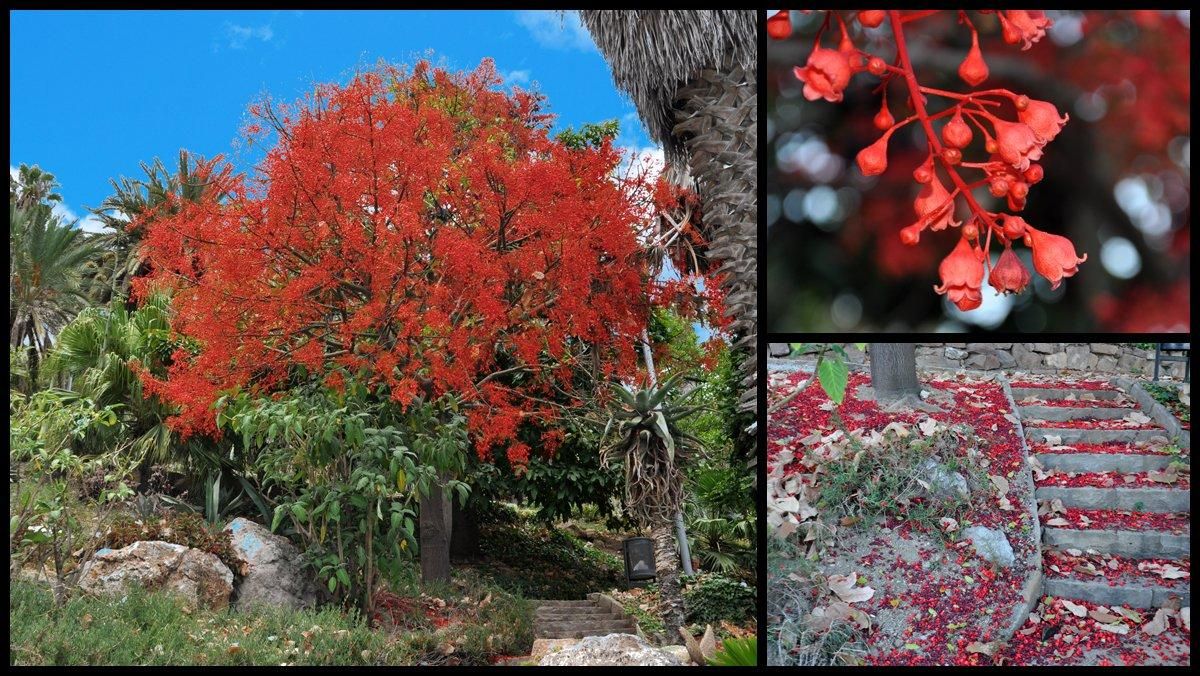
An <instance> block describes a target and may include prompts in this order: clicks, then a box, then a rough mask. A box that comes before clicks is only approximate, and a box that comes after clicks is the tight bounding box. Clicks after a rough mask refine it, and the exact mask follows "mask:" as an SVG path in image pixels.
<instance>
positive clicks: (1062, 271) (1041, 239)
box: [1025, 224, 1087, 289]
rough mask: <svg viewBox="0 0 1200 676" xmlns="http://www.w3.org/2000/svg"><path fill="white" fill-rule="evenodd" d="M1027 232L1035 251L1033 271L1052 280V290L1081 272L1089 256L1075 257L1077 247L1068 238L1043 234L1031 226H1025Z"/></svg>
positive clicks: (1031, 246)
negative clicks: (1082, 264)
mask: <svg viewBox="0 0 1200 676" xmlns="http://www.w3.org/2000/svg"><path fill="white" fill-rule="evenodd" d="M1025 232H1026V233H1027V234H1028V235H1029V236H1030V248H1031V249H1033V269H1034V270H1037V271H1038V274H1039V275H1041V276H1043V277H1045V278H1046V279H1048V280H1050V282H1051V286H1050V288H1051V289H1057V288H1058V285H1059V284H1062V280H1063V279H1065V278H1067V277H1070V276H1072V275H1074V274H1075V273H1076V272H1079V264H1080V263H1082V262H1084V261H1086V260H1087V254H1084V255H1083V258H1078V257H1076V256H1075V245H1074V244H1071V240H1069V239H1067V238H1066V237H1063V236H1061V235H1051V234H1050V233H1048V232H1042V231H1041V230H1037V229H1035V228H1034V227H1033V226H1032V225H1029V224H1026V225H1025Z"/></svg>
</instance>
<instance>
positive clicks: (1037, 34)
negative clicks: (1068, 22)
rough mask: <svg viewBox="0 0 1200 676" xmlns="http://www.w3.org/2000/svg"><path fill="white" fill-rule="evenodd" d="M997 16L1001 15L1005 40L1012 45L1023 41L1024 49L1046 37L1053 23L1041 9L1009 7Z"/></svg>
mask: <svg viewBox="0 0 1200 676" xmlns="http://www.w3.org/2000/svg"><path fill="white" fill-rule="evenodd" d="M1005 15H1007V19H1006V17H1005ZM996 16H998V17H1000V24H1001V25H1002V26H1003V27H1004V31H1003V32H1004V41H1005V42H1007V43H1008V44H1010V45H1015V44H1017V42H1022V43H1024V44H1023V45H1022V47H1021V49H1022V50H1025V49H1029V48H1030V47H1032V46H1033V43H1035V42H1037V41H1038V40H1041V39H1042V38H1043V37H1045V36H1046V29H1047V28H1049V27H1050V25H1051V23H1052V22H1051V21H1050V19H1047V18H1046V17H1045V15H1044V14H1043V13H1042V12H1041V10H1028V11H1027V10H1024V9H1009V10H1005V11H1003V12H999V13H997V15H996Z"/></svg>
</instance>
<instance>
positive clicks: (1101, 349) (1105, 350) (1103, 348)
mask: <svg viewBox="0 0 1200 676" xmlns="http://www.w3.org/2000/svg"><path fill="white" fill-rule="evenodd" d="M1091 348H1092V352H1093V353H1094V354H1113V355H1116V354H1121V348H1119V347H1117V346H1116V345H1113V344H1112V343H1092V344H1091Z"/></svg>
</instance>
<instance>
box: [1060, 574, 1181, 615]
mask: <svg viewBox="0 0 1200 676" xmlns="http://www.w3.org/2000/svg"><path fill="white" fill-rule="evenodd" d="M1044 585H1045V586H1043V587H1042V590H1043V591H1042V593H1044V594H1045V595H1047V596H1060V597H1065V598H1068V599H1079V600H1082V601H1090V602H1092V603H1099V604H1100V605H1105V606H1129V607H1130V608H1160V607H1162V606H1164V605H1166V603H1167V601H1168V600H1169V599H1170V598H1171V597H1172V596H1177V597H1179V599H1180V601H1181V605H1183V606H1190V604H1191V593H1190V591H1189V590H1188V589H1187V588H1183V589H1172V588H1169V587H1161V586H1152V585H1145V586H1143V585H1118V586H1110V585H1109V584H1108V583H1107V582H1105V581H1096V582H1093V581H1087V580H1074V579H1070V578H1062V577H1048V578H1046V580H1045V583H1044Z"/></svg>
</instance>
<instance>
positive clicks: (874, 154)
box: [857, 132, 891, 176]
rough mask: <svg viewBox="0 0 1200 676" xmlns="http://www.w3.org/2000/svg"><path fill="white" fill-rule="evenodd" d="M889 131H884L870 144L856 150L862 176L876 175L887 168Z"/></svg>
mask: <svg viewBox="0 0 1200 676" xmlns="http://www.w3.org/2000/svg"><path fill="white" fill-rule="evenodd" d="M890 136H891V133H890V132H889V133H885V134H884V135H883V136H880V137H879V140H878V141H875V142H874V143H872V144H871V145H869V146H867V147H866V148H863V149H862V150H860V151H858V158H857V159H858V168H859V169H861V170H862V173H863V176H877V175H879V174H882V173H883V172H884V171H886V170H887V144H888V138H889V137H890Z"/></svg>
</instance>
